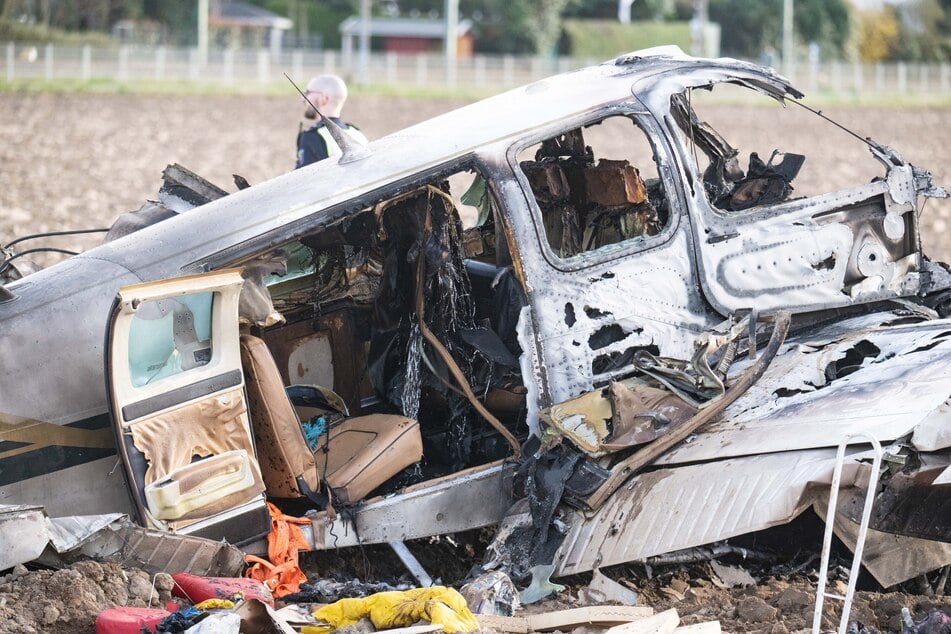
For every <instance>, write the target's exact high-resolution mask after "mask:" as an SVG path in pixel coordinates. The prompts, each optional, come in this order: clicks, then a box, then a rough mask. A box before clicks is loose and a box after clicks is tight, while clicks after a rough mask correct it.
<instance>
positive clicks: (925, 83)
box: [918, 64, 931, 95]
mask: <svg viewBox="0 0 951 634" xmlns="http://www.w3.org/2000/svg"><path fill="white" fill-rule="evenodd" d="M930 84H931V78H930V77H928V65H927V64H921V65H920V66H919V67H918V90H919V92H921V93H922V94H924V95H927V94H928V93H930V92H931V86H930Z"/></svg>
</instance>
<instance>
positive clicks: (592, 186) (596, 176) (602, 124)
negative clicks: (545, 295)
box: [517, 115, 670, 258]
mask: <svg viewBox="0 0 951 634" xmlns="http://www.w3.org/2000/svg"><path fill="white" fill-rule="evenodd" d="M517 158H518V165H519V167H520V169H521V170H522V172H523V174H524V175H525V178H526V180H527V181H528V184H529V186H530V189H531V193H532V195H533V196H534V198H535V202H536V203H537V205H538V210H539V212H540V214H541V218H540V220H541V225H542V227H543V228H544V233H545V237H546V239H547V242H548V246H549V247H551V250H552V251H553V252H554V253H555V255H556V256H558V257H560V258H571V257H574V256H578V255H581V254H584V253H589V252H593V251H599V250H602V249H606V248H609V247H611V246H612V245H617V244H621V243H628V242H631V241H639V240H640V241H642V240H645V239H646V238H649V237H650V236H654V235H657V234H659V233H661V231H663V229H664V227H666V226H667V225H668V223H669V222H670V205H669V197H668V194H667V192H666V190H665V188H664V184H663V181H662V179H661V178H660V173H659V170H658V166H657V159H656V154H655V152H654V148H653V145H652V144H651V141H650V139H649V137H648V135H647V133H646V132H645V130H644V129H642V128H641V127H640V126H639V125H638V122H637V120H636V119H634V118H633V117H629V116H622V115H617V116H611V117H607V118H605V119H602V120H600V121H597V122H595V123H590V124H587V125H584V126H581V127H578V128H574V129H571V130H567V131H565V132H563V133H561V134H558V135H556V136H553V137H551V138H548V139H545V140H543V141H542V142H540V143H537V144H535V145H532V146H530V147H528V148H525V149H523V150H522V151H520V152H519V153H518V156H517Z"/></svg>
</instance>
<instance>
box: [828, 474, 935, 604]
mask: <svg viewBox="0 0 951 634" xmlns="http://www.w3.org/2000/svg"><path fill="white" fill-rule="evenodd" d="M858 479H859V480H861V477H860V476H859V478H858ZM840 495H849V496H853V495H854V496H858V497H861V498H864V496H865V493H864V492H862V491H856V490H854V489H853V490H850V489H843V490H842V491H840ZM840 500H842V501H843V502H844V501H845V498H840ZM841 506H842V504H840V507H841ZM827 507H828V492H826V491H823V492H818V493H817V495H816V501H815V503H814V504H813V508H814V509H815V511H816V513H817V514H818V515H819V517H821V518H823V520H825V514H826V509H827ZM833 529H834V530H835V534H836V536H837V537H838V538H839V539H841V540H842V541H843V542H844V543H845V545H846V546H848V547H849V549H850V550H853V551H854V550H855V544H856V538H857V536H858V531H859V525H858V524H857V523H856V522H853V521H852V520H851V519H849V518H848V517H847V516H846V515H844V514H843V512H842V511H841V510H840V511H839V512H838V513H836V516H835V523H834V524H833ZM948 564H951V544H949V543H943V542H936V541H931V540H927V539H918V538H915V537H906V536H903V535H893V534H891V533H883V532H881V531H877V530H874V529H869V531H868V533H867V534H866V537H865V549H864V551H863V556H862V565H864V566H865V568H866V569H867V570H868V571H869V572H870V573H871V574H872V576H873V577H875V580H876V581H878V582H879V583H880V584H882V585H883V586H885V587H888V586H892V585H895V584H896V583H901V582H903V581H908V580H909V579H912V578H914V577H917V576H918V575H920V574H924V573H926V572H931V571H932V570H937V569H938V568H941V567H942V566H947V565H948Z"/></svg>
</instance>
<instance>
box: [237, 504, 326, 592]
mask: <svg viewBox="0 0 951 634" xmlns="http://www.w3.org/2000/svg"><path fill="white" fill-rule="evenodd" d="M267 508H268V511H269V512H270V513H271V532H270V533H268V535H267V556H268V559H270V561H268V560H267V559H261V558H260V557H255V556H254V555H245V557H244V560H245V561H246V562H247V563H249V564H251V565H250V566H249V567H248V569H247V571H246V572H245V573H244V576H245V577H247V578H248V579H255V580H257V581H260V582H261V583H263V584H264V585H266V586H267V588H268V590H270V591H271V593H272V594H274V598H275V599H279V598H280V597H283V596H287V595H288V594H294V593H295V592H299V591H300V584H302V583H303V582H305V581H307V576H306V575H305V574H304V573H303V572H302V571H301V569H300V566H299V565H298V558H297V552H298V551H300V550H309V549H310V545H308V543H307V540H306V539H304V533H303V531H301V529H300V528H298V527H297V526H296V525H297V524H310V520H308V519H304V518H300V517H291V516H290V515H284V514H283V513H282V512H281V511H280V510H279V509H278V508H277V507H276V506H274V505H273V504H271V503H270V502H268V503H267Z"/></svg>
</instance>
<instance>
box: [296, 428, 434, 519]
mask: <svg viewBox="0 0 951 634" xmlns="http://www.w3.org/2000/svg"><path fill="white" fill-rule="evenodd" d="M328 439H329V440H328ZM318 443H319V444H318V447H317V451H316V454H315V456H316V459H317V471H318V472H319V473H320V476H321V479H322V480H323V481H324V482H326V483H327V485H328V486H330V488H331V489H332V490H333V492H334V495H335V496H336V498H337V499H338V500H340V501H341V502H344V503H347V502H356V501H358V500H361V499H363V498H364V497H366V495H367V494H368V493H370V492H371V491H373V489H375V488H377V487H378V486H380V485H381V484H383V483H384V482H386V481H387V480H389V479H390V478H392V477H393V476H395V475H396V474H397V473H399V472H400V471H402V470H403V469H405V468H406V467H408V466H410V465H412V464H415V463H416V462H419V460H420V459H421V458H422V457H423V438H422V435H421V434H420V431H419V423H418V422H417V421H415V420H413V419H412V418H406V417H405V416H392V415H388V414H371V415H369V416H357V417H355V418H347V419H344V420H342V421H340V422H338V423H335V424H333V425H331V426H330V429H329V430H328V432H327V433H326V434H323V435H322V436H321V437H320V440H319V441H318Z"/></svg>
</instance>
